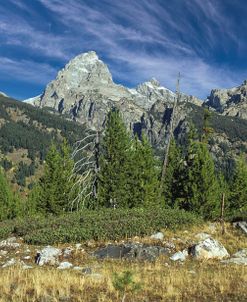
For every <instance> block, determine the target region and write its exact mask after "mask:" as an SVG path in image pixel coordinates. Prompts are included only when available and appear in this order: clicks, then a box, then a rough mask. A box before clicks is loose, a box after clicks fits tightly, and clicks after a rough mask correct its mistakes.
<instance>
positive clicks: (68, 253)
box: [63, 247, 73, 258]
mask: <svg viewBox="0 0 247 302" xmlns="http://www.w3.org/2000/svg"><path fill="white" fill-rule="evenodd" d="M72 252H73V249H72V247H67V248H66V249H64V251H63V256H64V257H65V258H68V257H70V256H71V254H72Z"/></svg>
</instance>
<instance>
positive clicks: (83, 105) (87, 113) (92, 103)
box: [26, 51, 202, 144]
mask: <svg viewBox="0 0 247 302" xmlns="http://www.w3.org/2000/svg"><path fill="white" fill-rule="evenodd" d="M174 99H175V94H174V93H173V92H172V91H170V90H169V89H167V88H165V87H161V86H160V84H159V82H158V81H157V80H155V79H151V80H150V81H148V82H145V83H143V84H140V85H139V86H138V87H137V88H133V89H129V88H126V87H124V86H122V85H117V84H115V83H114V82H113V80H112V76H111V73H110V71H109V69H108V67H107V66H106V65H105V64H104V63H103V62H102V61H101V60H100V59H99V58H98V56H97V54H96V53H95V52H94V51H90V52H88V53H84V54H81V55H79V56H77V57H75V58H74V59H72V60H71V61H70V62H69V63H68V64H67V65H66V66H65V67H64V68H63V69H62V70H61V71H59V72H58V75H57V77H56V79H55V80H54V81H52V82H51V83H49V84H48V85H47V87H46V89H45V91H44V93H43V94H42V95H41V96H38V97H35V98H32V99H28V100H26V102H28V103H30V104H34V105H35V106H38V107H49V108H51V109H52V110H53V111H54V110H55V111H56V112H58V113H61V114H65V115H66V116H68V115H69V116H70V117H71V118H72V119H73V120H76V121H78V122H80V123H83V124H85V125H86V126H87V127H88V128H90V129H92V130H95V129H101V128H102V127H103V126H104V122H105V117H106V114H107V113H108V111H109V110H110V109H111V108H112V107H117V108H118V109H119V110H120V112H121V114H122V115H123V120H124V121H125V123H126V125H127V127H128V129H130V130H133V131H134V133H137V134H140V133H141V131H142V130H144V131H146V133H147V134H148V136H149V137H150V140H152V142H153V143H157V144H159V142H160V141H162V142H163V141H164V136H162V135H163V131H161V130H162V129H163V128H164V127H166V125H165V124H166V122H167V123H169V119H170V115H171V110H172V109H171V108H172V107H173V104H174ZM180 101H181V103H183V104H184V103H192V104H195V105H197V106H201V105H202V102H201V101H200V100H198V99H197V98H195V97H192V96H186V95H181V100H180ZM180 109H181V110H178V117H177V118H176V121H177V124H178V123H179V122H180V121H181V120H182V119H184V117H185V116H186V114H187V110H186V109H185V107H184V106H183V105H181V107H180Z"/></svg>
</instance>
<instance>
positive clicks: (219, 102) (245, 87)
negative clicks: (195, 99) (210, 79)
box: [205, 80, 247, 119]
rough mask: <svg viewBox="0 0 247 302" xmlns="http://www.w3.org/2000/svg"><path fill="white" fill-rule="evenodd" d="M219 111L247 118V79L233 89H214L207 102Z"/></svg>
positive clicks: (206, 103)
mask: <svg viewBox="0 0 247 302" xmlns="http://www.w3.org/2000/svg"><path fill="white" fill-rule="evenodd" d="M205 105H207V106H210V107H212V108H214V109H215V110H216V111H217V112H219V113H222V114H224V115H229V116H237V117H240V118H242V119H247V80H246V81H244V82H243V84H242V85H240V86H238V87H234V88H231V89H214V90H212V91H211V94H210V96H209V97H208V99H207V100H206V102H205Z"/></svg>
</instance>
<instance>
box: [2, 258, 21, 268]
mask: <svg viewBox="0 0 247 302" xmlns="http://www.w3.org/2000/svg"><path fill="white" fill-rule="evenodd" d="M15 264H17V261H16V260H15V259H14V258H11V259H10V260H8V261H7V262H6V263H4V265H2V268H5V267H9V266H13V265H15Z"/></svg>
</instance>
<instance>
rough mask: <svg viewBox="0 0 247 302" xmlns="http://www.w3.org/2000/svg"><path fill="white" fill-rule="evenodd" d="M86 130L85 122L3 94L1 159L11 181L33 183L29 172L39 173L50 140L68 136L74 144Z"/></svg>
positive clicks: (59, 139)
mask: <svg viewBox="0 0 247 302" xmlns="http://www.w3.org/2000/svg"><path fill="white" fill-rule="evenodd" d="M85 132H86V128H85V127H84V126H83V125H80V124H77V123H75V122H73V121H70V120H67V119H66V118H65V117H60V116H59V115H58V114H55V113H54V114H53V113H51V112H48V110H47V109H37V108H34V107H33V106H31V105H28V104H26V103H22V102H19V101H16V100H13V99H10V98H7V97H4V96H0V154H1V155H0V162H1V165H2V166H3V167H4V169H5V171H7V172H8V176H9V178H10V179H11V181H12V182H13V183H17V184H18V185H19V186H21V187H25V186H27V185H31V182H32V181H31V179H30V176H32V175H35V174H38V175H39V174H40V172H41V171H42V165H43V162H44V160H45V157H46V154H47V151H48V149H49V147H50V145H51V142H55V143H58V142H61V141H62V139H63V138H66V139H67V141H68V142H69V144H70V145H72V144H73V143H75V142H76V141H77V140H79V139H81V138H83V137H84V136H85ZM26 177H29V179H27V181H26ZM32 179H33V180H35V178H32Z"/></svg>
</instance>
